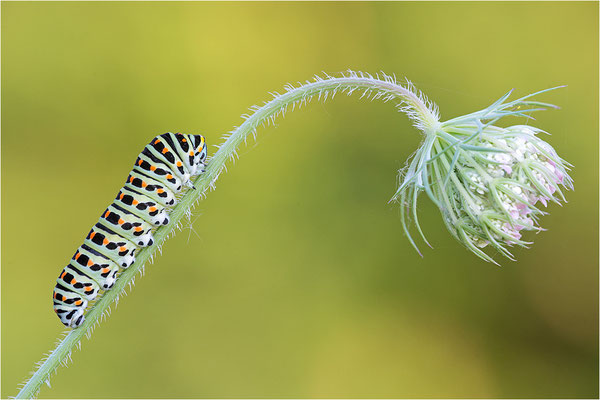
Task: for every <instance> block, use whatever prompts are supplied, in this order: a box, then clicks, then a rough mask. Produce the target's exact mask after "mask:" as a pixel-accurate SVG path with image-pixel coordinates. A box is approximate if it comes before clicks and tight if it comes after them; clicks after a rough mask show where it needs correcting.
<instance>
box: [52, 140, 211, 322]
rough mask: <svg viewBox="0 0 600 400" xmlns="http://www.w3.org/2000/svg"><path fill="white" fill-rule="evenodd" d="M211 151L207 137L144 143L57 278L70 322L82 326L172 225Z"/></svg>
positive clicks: (60, 303) (63, 314) (60, 311)
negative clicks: (91, 307) (101, 296)
mask: <svg viewBox="0 0 600 400" xmlns="http://www.w3.org/2000/svg"><path fill="white" fill-rule="evenodd" d="M206 154H207V149H206V142H205V140H204V137H203V136H201V135H187V134H181V133H170V132H169V133H165V134H162V135H159V136H157V137H155V138H154V139H152V141H151V142H150V143H148V144H147V145H146V147H144V149H143V150H142V152H141V153H140V154H139V156H138V157H137V158H136V161H135V164H134V166H133V169H132V171H131V172H130V173H129V175H128V176H127V180H126V182H125V185H124V186H123V188H121V190H120V191H119V193H118V194H117V196H116V198H115V200H114V201H113V202H112V203H111V204H110V205H109V206H108V207H107V208H106V210H105V211H104V212H103V213H102V215H101V216H100V219H99V220H98V222H97V223H96V224H95V225H94V226H93V227H92V229H91V230H90V232H89V233H88V235H87V236H86V238H85V240H84V242H83V244H82V245H81V246H80V247H79V248H78V249H77V251H76V252H75V254H74V255H73V257H72V258H71V260H70V262H69V264H68V265H67V266H66V267H65V268H64V269H63V270H62V271H61V273H60V275H59V277H58V278H57V280H56V285H55V287H54V291H53V293H52V302H53V306H54V311H55V312H56V315H57V316H58V317H59V319H60V321H61V322H62V323H63V324H64V325H65V326H67V327H71V328H77V327H79V326H80V325H81V324H82V323H83V321H85V315H84V313H85V310H86V307H87V306H88V302H89V301H92V300H94V299H95V298H96V296H97V295H98V293H99V292H100V291H101V290H109V289H110V288H112V287H113V285H114V284H115V281H116V280H117V279H118V275H119V271H120V269H121V268H127V267H129V266H130V265H131V264H133V262H134V261H135V254H136V252H137V251H139V249H140V248H142V247H146V246H151V245H152V244H153V243H154V239H153V236H152V235H153V232H154V230H155V229H157V228H158V227H159V226H162V225H166V224H168V223H169V213H170V212H171V209H172V207H173V206H175V205H176V204H177V203H178V201H179V200H178V199H179V198H180V196H179V194H180V193H181V192H185V191H186V190H189V188H190V187H193V185H192V182H191V178H192V177H194V176H196V175H199V174H201V173H203V172H204V167H205V162H206Z"/></svg>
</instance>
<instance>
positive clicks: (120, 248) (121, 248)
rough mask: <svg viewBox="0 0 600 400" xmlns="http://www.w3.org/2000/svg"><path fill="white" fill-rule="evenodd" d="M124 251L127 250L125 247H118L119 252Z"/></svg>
mask: <svg viewBox="0 0 600 400" xmlns="http://www.w3.org/2000/svg"><path fill="white" fill-rule="evenodd" d="M125 250H127V247H125V246H121V247H119V251H125Z"/></svg>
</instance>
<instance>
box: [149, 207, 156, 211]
mask: <svg viewBox="0 0 600 400" xmlns="http://www.w3.org/2000/svg"><path fill="white" fill-rule="evenodd" d="M156 210H157V208H156V207H150V208H148V211H150V212H154V211H156Z"/></svg>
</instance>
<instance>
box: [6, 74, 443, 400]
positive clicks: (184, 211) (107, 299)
mask: <svg viewBox="0 0 600 400" xmlns="http://www.w3.org/2000/svg"><path fill="white" fill-rule="evenodd" d="M354 93H359V94H360V97H361V98H364V99H370V100H375V99H380V100H382V101H384V102H388V101H393V102H395V104H396V107H397V108H398V110H399V111H401V112H404V113H405V114H407V116H408V117H409V118H410V119H411V120H412V122H413V125H414V126H415V127H416V128H418V129H419V130H421V131H423V132H428V131H431V130H432V129H436V128H437V126H438V125H439V113H438V110H437V107H436V106H435V105H434V104H433V103H431V102H430V101H429V100H427V98H426V97H425V96H424V95H423V94H422V93H421V92H420V91H418V90H416V89H415V88H414V86H413V85H412V84H411V83H410V82H408V81H407V82H406V83H404V84H400V83H398V82H397V80H396V78H395V77H394V76H391V75H386V74H384V73H380V74H377V75H375V76H372V75H370V74H367V73H363V72H354V71H347V72H345V73H343V74H341V76H338V77H334V76H330V75H327V74H323V75H322V76H315V77H314V78H313V79H312V80H311V81H307V82H305V83H300V82H299V83H298V84H296V85H287V86H285V91H284V92H283V93H281V94H280V93H272V95H273V98H272V99H271V100H269V101H267V102H265V103H264V104H263V105H261V106H254V107H251V108H250V111H251V114H249V115H244V116H242V117H243V119H244V121H243V123H242V124H241V125H240V126H238V127H235V128H234V129H233V130H231V131H230V132H229V133H227V134H226V135H224V137H223V139H224V141H223V142H222V143H221V144H220V145H218V146H217V148H218V149H217V151H216V152H215V153H214V155H213V156H212V157H211V158H210V160H209V162H208V164H207V167H206V172H205V173H204V174H202V175H199V176H198V177H197V178H196V179H195V181H194V182H193V184H194V186H195V187H196V189H197V190H189V191H187V192H186V193H185V195H184V196H183V197H181V199H180V201H179V203H178V204H177V205H176V206H175V207H174V208H173V209H172V210H171V212H170V214H169V217H170V222H169V224H168V225H166V226H162V227H159V228H158V229H157V230H156V232H155V233H154V241H155V244H154V245H152V246H150V247H145V248H143V249H141V250H140V251H139V253H138V255H137V257H136V261H135V263H133V264H132V265H131V266H130V267H129V268H128V269H126V270H124V271H122V272H121V274H120V275H119V278H118V279H117V281H116V283H115V286H114V287H113V288H112V289H111V290H109V291H106V292H105V293H104V294H103V295H102V296H101V297H99V298H98V300H96V301H95V303H94V304H93V305H92V306H91V307H90V309H89V310H88V311H87V314H86V319H85V322H84V323H83V324H82V325H81V326H80V327H79V328H77V329H72V330H67V331H65V332H64V337H62V338H61V339H59V341H58V343H57V346H56V348H55V349H54V350H52V351H51V352H50V353H49V354H48V355H47V356H46V357H45V358H44V359H43V360H42V361H41V362H40V363H38V364H37V368H36V370H35V372H34V373H33V375H32V376H31V378H30V379H28V380H27V381H26V382H25V383H24V385H23V386H22V388H21V390H20V391H19V393H18V394H17V396H16V398H33V397H35V396H36V395H37V394H38V392H39V391H40V388H41V386H42V385H43V384H44V383H46V384H48V386H49V385H50V377H51V375H52V374H53V373H54V372H55V371H56V369H57V368H58V367H59V366H60V365H66V364H67V362H68V361H70V360H71V353H72V351H73V349H74V348H75V347H80V346H81V339H82V338H83V337H84V336H86V337H87V338H88V339H89V338H90V336H91V334H92V332H93V330H94V328H95V327H96V326H97V325H98V324H99V323H100V321H101V320H102V319H104V318H106V317H107V316H108V315H109V313H110V306H111V304H115V306H116V304H117V303H118V301H119V298H120V296H122V295H125V294H126V293H127V292H126V289H127V287H130V288H131V286H132V285H133V283H134V281H135V277H136V276H137V275H138V274H143V273H144V266H145V264H146V263H147V262H149V261H150V262H151V261H152V260H153V257H154V254H155V253H156V251H157V250H158V251H160V250H161V246H162V245H163V243H164V242H165V240H166V239H168V238H169V237H171V236H173V235H174V234H175V233H176V229H180V230H181V227H182V218H183V217H184V216H188V217H189V216H190V215H191V210H192V209H193V207H194V206H195V204H196V203H197V202H198V201H199V200H200V199H201V198H202V197H204V196H205V195H206V193H207V192H208V190H209V189H210V190H214V189H215V182H216V180H217V179H218V178H219V175H220V174H221V172H222V171H223V170H224V169H226V163H227V162H228V161H230V160H231V161H234V160H235V159H236V158H238V156H237V151H236V150H237V148H238V147H239V146H240V144H241V143H242V142H246V140H247V138H248V136H250V135H252V136H253V137H254V138H256V131H257V129H258V128H259V127H260V126H265V125H269V124H272V123H274V121H275V119H276V118H277V117H278V116H285V113H286V112H288V111H293V110H294V109H296V108H297V107H302V106H304V105H306V104H308V103H309V102H310V101H311V100H313V99H317V100H321V101H326V100H328V99H332V98H333V97H335V95H336V94H346V95H348V96H349V95H352V94H354Z"/></svg>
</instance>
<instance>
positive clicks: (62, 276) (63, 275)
mask: <svg viewBox="0 0 600 400" xmlns="http://www.w3.org/2000/svg"><path fill="white" fill-rule="evenodd" d="M66 274H67V271H63V272H62V274H60V279H62V278H64V277H65V275H66Z"/></svg>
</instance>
